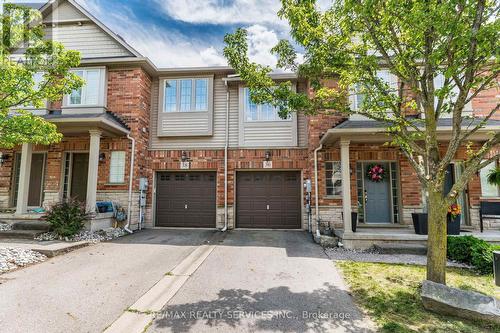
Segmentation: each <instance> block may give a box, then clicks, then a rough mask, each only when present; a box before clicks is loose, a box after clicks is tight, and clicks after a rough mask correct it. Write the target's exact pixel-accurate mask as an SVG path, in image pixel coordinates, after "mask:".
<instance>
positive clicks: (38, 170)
mask: <svg viewBox="0 0 500 333" xmlns="http://www.w3.org/2000/svg"><path fill="white" fill-rule="evenodd" d="M15 165H16V170H15V175H14V180H15V189H16V190H15V191H14V197H13V200H12V201H13V206H15V205H17V193H18V190H19V171H20V167H21V154H16V161H15ZM44 173H45V153H33V155H31V170H30V182H29V191H28V207H40V206H41V205H42V200H43V180H44Z"/></svg>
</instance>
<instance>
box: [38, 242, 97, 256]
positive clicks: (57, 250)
mask: <svg viewBox="0 0 500 333" xmlns="http://www.w3.org/2000/svg"><path fill="white" fill-rule="evenodd" d="M90 244H91V243H90V242H88V241H79V242H75V243H72V244H68V245H66V244H65V245H66V246H62V247H59V248H54V249H50V248H43V247H32V248H31V250H32V251H36V252H40V253H41V254H44V255H46V256H47V257H48V258H53V257H56V256H59V255H61V254H65V253H68V252H71V251H74V250H78V249H80V248H82V247H86V246H89V245H90ZM49 246H50V245H49Z"/></svg>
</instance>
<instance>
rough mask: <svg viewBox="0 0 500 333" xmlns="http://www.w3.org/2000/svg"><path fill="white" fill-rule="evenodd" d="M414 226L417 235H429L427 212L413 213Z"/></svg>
mask: <svg viewBox="0 0 500 333" xmlns="http://www.w3.org/2000/svg"><path fill="white" fill-rule="evenodd" d="M411 218H412V220H413V227H414V228H415V233H416V234H417V235H427V230H428V229H427V213H412V214H411Z"/></svg>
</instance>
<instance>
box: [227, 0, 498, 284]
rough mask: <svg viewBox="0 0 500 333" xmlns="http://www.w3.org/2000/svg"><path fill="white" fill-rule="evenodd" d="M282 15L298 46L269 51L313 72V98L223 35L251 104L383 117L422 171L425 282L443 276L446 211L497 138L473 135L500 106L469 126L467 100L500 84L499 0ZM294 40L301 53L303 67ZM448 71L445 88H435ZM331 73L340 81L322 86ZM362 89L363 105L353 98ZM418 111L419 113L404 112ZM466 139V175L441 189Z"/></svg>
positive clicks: (362, 4) (295, 8)
mask: <svg viewBox="0 0 500 333" xmlns="http://www.w3.org/2000/svg"><path fill="white" fill-rule="evenodd" d="M281 3H282V8H281V10H280V11H279V13H278V15H279V16H280V17H281V18H282V19H286V20H288V23H289V25H290V30H291V37H292V39H293V43H292V42H290V41H286V40H283V41H280V42H279V44H278V45H276V47H275V48H273V50H272V52H274V53H275V54H276V55H277V56H278V58H279V61H278V66H279V67H281V68H284V69H291V70H296V71H297V72H298V73H299V75H300V76H302V77H305V78H308V79H309V80H310V82H311V85H312V87H313V88H314V96H313V97H311V96H308V95H306V94H305V93H300V92H299V93H297V92H294V91H293V90H291V89H290V82H284V83H280V84H279V85H278V87H277V88H276V87H275V85H276V84H275V83H274V82H273V81H272V80H271V78H270V77H269V75H268V74H269V73H270V72H271V68H269V67H266V66H262V65H259V64H255V63H252V62H251V61H250V60H249V59H248V46H247V39H246V37H247V35H246V31H245V30H244V29H238V30H237V31H236V32H235V33H233V34H228V35H226V36H225V39H224V40H225V43H226V47H225V49H224V55H225V56H226V58H227V59H228V62H229V64H230V65H231V66H232V67H233V68H234V69H235V70H236V71H237V72H238V73H239V74H240V76H241V78H242V79H243V80H244V81H246V82H247V84H248V86H249V88H250V91H251V97H252V99H253V101H254V102H270V103H271V104H273V105H274V106H276V107H279V110H280V115H281V116H283V117H284V116H286V115H287V114H288V113H290V112H296V111H300V112H306V113H309V114H315V113H319V112H323V113H331V112H342V113H344V114H345V115H350V114H360V115H363V116H366V117H368V118H370V119H372V120H377V121H381V122H383V123H385V125H386V128H387V131H388V133H390V134H391V138H392V142H391V143H392V144H393V145H395V146H398V147H399V148H400V149H401V151H402V152H403V154H404V155H405V156H406V157H407V159H408V161H409V162H410V164H411V165H412V166H413V168H414V169H415V172H416V173H417V177H418V179H419V180H420V182H421V184H422V186H423V188H424V189H425V191H426V192H427V193H428V212H429V242H428V244H429V249H428V270H427V274H428V276H427V277H428V279H430V280H433V281H436V282H441V283H445V263H446V214H447V208H448V206H449V205H450V204H451V203H453V202H455V201H456V197H457V195H458V193H460V192H461V191H462V190H463V189H464V188H465V186H466V184H467V182H468V181H469V180H470V179H471V177H472V176H473V175H474V174H475V173H476V172H477V171H478V170H479V169H480V168H482V167H484V166H485V165H487V164H488V163H489V162H491V160H492V158H490V157H489V156H488V155H487V154H488V152H489V151H490V150H491V148H492V147H494V146H495V145H497V144H498V143H499V142H500V133H498V132H495V133H491V134H490V136H489V138H488V139H487V140H486V141H485V142H483V144H482V145H481V146H480V147H479V148H477V149H473V148H472V147H473V145H470V144H469V141H470V138H471V136H472V135H473V134H474V133H476V132H477V131H478V130H479V129H481V128H482V127H484V125H485V123H486V122H487V120H488V119H490V118H491V116H493V115H494V114H495V113H496V112H497V111H498V110H499V103H498V100H497V103H496V105H495V106H494V107H493V108H492V110H490V112H489V113H488V114H487V115H486V116H485V117H484V118H483V119H482V121H480V122H479V123H471V120H470V119H468V117H466V116H465V115H464V107H465V106H466V105H467V104H468V103H469V102H470V100H471V99H472V98H474V97H475V96H477V95H478V94H479V93H481V92H482V91H484V90H485V89H489V88H491V87H493V86H497V87H498V74H499V63H498V59H499V54H500V52H499V51H500V45H499V40H500V20H499V17H498V16H499V5H498V1H494V0H445V1H442V0H412V1H401V0H338V1H332V4H331V6H330V8H328V9H326V10H319V9H318V7H317V4H316V1H314V0H282V1H281ZM295 46H299V47H300V48H299V49H300V50H301V52H302V50H303V53H304V54H303V57H304V62H303V63H302V64H298V63H297V61H296V59H297V53H296V50H295V48H296V47H295ZM380 69H385V70H388V71H390V73H391V74H392V75H394V76H396V77H397V84H396V85H395V86H391V85H389V84H387V83H386V81H384V80H382V79H380V78H379V77H378V76H377V71H378V70H380ZM441 75H442V77H443V78H444V79H443V81H444V82H443V85H442V86H435V82H434V81H435V79H436V78H437V77H440V76H441ZM325 79H334V80H336V81H337V82H338V88H329V87H326V86H325V85H323V84H322V82H324V80H325ZM354 91H355V92H357V93H362V94H363V95H364V98H363V101H362V103H361V105H359V107H358V108H357V109H355V110H354V109H352V108H351V107H350V104H349V103H348V101H349V96H350V95H352V94H353V93H354ZM409 112H411V113H412V114H414V113H421V114H422V115H423V116H422V117H421V118H419V119H415V117H409V116H407V115H408V114H409ZM444 114H449V115H450V117H451V119H452V126H451V135H450V139H449V141H447V143H446V147H445V148H446V149H445V151H444V153H441V152H440V147H439V146H440V143H439V142H438V119H439V118H440V116H442V115H444ZM464 145H467V146H469V147H470V148H469V149H468V156H467V158H466V160H465V161H464V166H465V169H464V172H463V174H462V175H461V176H460V178H459V179H457V181H456V183H455V184H454V186H453V188H452V189H451V191H450V192H449V193H443V183H444V178H445V172H446V169H447V166H448V165H449V164H450V162H451V161H452V159H453V158H454V157H455V155H456V153H457V151H458V149H459V147H461V146H464Z"/></svg>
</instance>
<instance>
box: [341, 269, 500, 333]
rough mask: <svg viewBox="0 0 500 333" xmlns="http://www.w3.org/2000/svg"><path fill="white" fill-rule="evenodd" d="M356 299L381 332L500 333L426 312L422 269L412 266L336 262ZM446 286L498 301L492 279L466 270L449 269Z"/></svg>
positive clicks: (498, 328) (495, 328)
mask: <svg viewBox="0 0 500 333" xmlns="http://www.w3.org/2000/svg"><path fill="white" fill-rule="evenodd" d="M337 266H338V267H340V269H341V270H342V272H343V275H344V278H345V280H346V281H347V283H348V284H349V286H350V289H351V291H352V293H353V295H354V298H355V299H356V302H357V303H358V304H359V305H360V306H361V307H362V308H364V309H365V310H366V311H367V313H368V314H369V315H370V316H371V317H372V318H373V320H374V321H375V322H376V323H377V324H379V326H380V327H381V331H382V332H447V333H450V332H471V333H472V332H500V326H497V325H491V324H488V323H485V322H479V321H478V322H472V321H466V320H459V319H456V318H452V317H447V316H441V315H438V314H434V313H432V312H429V311H426V310H425V309H424V307H423V305H422V302H421V300H420V287H421V282H422V280H424V279H425V267H423V266H414V265H395V264H375V263H361V262H351V261H340V262H337ZM447 283H448V285H449V286H452V287H457V288H460V289H466V290H474V291H477V292H481V293H484V294H488V295H493V296H495V297H497V298H499V297H500V291H499V289H498V288H495V285H494V282H493V277H492V276H491V275H490V276H478V275H476V274H475V273H474V272H471V271H469V270H466V269H456V268H454V269H448V270H447Z"/></svg>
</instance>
